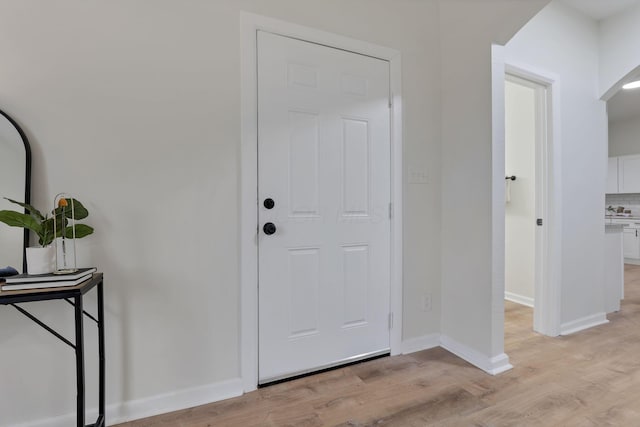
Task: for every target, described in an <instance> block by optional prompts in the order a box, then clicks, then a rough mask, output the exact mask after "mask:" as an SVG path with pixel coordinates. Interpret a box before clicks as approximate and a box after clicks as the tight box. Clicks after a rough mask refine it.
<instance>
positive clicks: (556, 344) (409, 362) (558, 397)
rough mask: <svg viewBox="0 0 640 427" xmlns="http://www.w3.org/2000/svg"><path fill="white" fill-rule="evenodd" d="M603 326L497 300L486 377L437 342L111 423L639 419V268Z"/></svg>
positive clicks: (299, 426) (588, 422) (628, 274)
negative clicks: (564, 325) (508, 366)
mask: <svg viewBox="0 0 640 427" xmlns="http://www.w3.org/2000/svg"><path fill="white" fill-rule="evenodd" d="M625 279H626V280H625V284H626V291H625V292H626V295H625V300H624V301H623V303H622V310H621V311H620V312H619V313H614V314H611V315H609V320H610V323H608V324H606V325H602V326H599V327H596V328H592V329H590V330H587V331H583V332H579V333H576V334H573V335H570V336H566V337H559V338H548V337H544V336H540V335H538V334H535V333H534V332H532V329H531V325H532V315H533V313H532V310H531V309H528V308H526V307H523V306H519V305H517V304H513V303H509V302H507V303H506V316H505V317H506V321H505V347H506V352H507V354H508V355H509V356H510V358H511V363H512V364H513V365H514V369H513V370H511V371H509V372H506V373H504V374H501V375H498V376H495V377H492V376H490V375H487V374H485V373H484V372H482V371H480V370H479V369H477V368H475V367H473V366H471V365H469V364H468V363H466V362H464V361H462V360H461V359H459V358H457V357H456V356H453V355H452V354H450V353H448V352H447V351H445V350H442V349H439V348H437V349H432V350H427V351H422V352H418V353H413V354H410V355H406V356H397V357H390V358H389V357H387V358H384V359H379V360H375V361H371V362H367V363H363V364H360V365H354V366H350V367H346V368H342V369H339V370H335V371H331V372H326V373H322V374H318V375H315V376H311V377H307V378H303V379H299V380H295V381H291V382H288V383H283V384H279V385H275V386H271V387H267V388H264V389H260V390H257V391H254V392H251V393H248V394H246V395H244V396H242V397H238V398H234V399H229V400H225V401H222V402H217V403H212V404H209V405H204V406H200V407H197V408H192V409H187V410H183V411H178V412H174V413H171V414H167V415H161V416H157V417H152V418H147V419H144V420H138V421H134V422H131V423H126V424H121V425H120V427H125V426H126V427H143V426H144V427H169V426H171V427H212V426H242V427H250V426H292V427H294V426H295V427H304V426H345V427H346V426H416V427H418V426H419V427H423V426H456V427H457V426H640V267H638V266H630V265H627V266H626V267H625Z"/></svg>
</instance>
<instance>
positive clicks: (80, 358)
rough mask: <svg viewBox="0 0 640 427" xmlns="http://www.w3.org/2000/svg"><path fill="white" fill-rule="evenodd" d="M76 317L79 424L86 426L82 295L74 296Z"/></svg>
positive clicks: (79, 426)
mask: <svg viewBox="0 0 640 427" xmlns="http://www.w3.org/2000/svg"><path fill="white" fill-rule="evenodd" d="M74 303H75V318H76V384H77V389H78V394H77V400H76V408H77V425H78V427H85V424H84V328H83V320H84V319H83V309H82V295H78V296H76V297H75V298H74Z"/></svg>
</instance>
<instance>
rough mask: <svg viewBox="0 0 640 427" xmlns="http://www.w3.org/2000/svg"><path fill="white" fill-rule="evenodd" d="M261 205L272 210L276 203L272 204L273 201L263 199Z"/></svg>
mask: <svg viewBox="0 0 640 427" xmlns="http://www.w3.org/2000/svg"><path fill="white" fill-rule="evenodd" d="M262 204H263V205H264V207H265V208H267V209H273V207H274V206H275V205H276V202H274V201H273V199H264V203H262Z"/></svg>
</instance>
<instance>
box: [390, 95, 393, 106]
mask: <svg viewBox="0 0 640 427" xmlns="http://www.w3.org/2000/svg"><path fill="white" fill-rule="evenodd" d="M389 108H393V94H390V95H389Z"/></svg>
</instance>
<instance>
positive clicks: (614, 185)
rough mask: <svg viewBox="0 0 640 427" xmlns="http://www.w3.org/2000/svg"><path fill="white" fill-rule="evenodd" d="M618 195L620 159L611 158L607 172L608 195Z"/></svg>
mask: <svg viewBox="0 0 640 427" xmlns="http://www.w3.org/2000/svg"><path fill="white" fill-rule="evenodd" d="M616 193H618V158H617V157H609V168H608V170H607V194H616Z"/></svg>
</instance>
